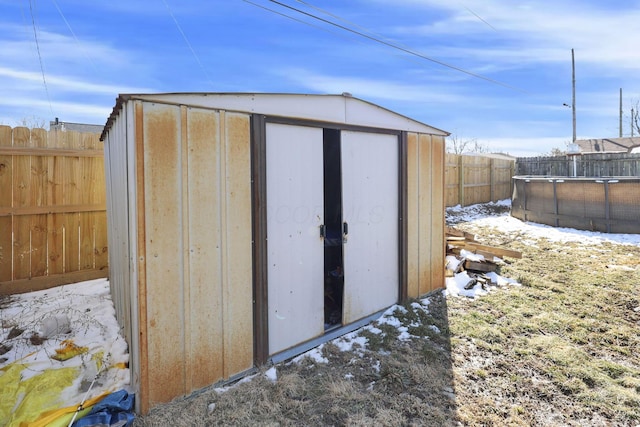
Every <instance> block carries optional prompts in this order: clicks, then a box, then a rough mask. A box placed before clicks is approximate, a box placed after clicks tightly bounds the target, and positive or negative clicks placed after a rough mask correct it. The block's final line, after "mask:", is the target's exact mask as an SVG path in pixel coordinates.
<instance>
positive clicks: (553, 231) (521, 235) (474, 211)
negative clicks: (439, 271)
mask: <svg viewBox="0 0 640 427" xmlns="http://www.w3.org/2000/svg"><path fill="white" fill-rule="evenodd" d="M510 206H511V200H509V199H506V200H501V201H499V202H495V203H484V204H478V205H471V206H466V207H464V208H463V207H461V206H460V205H458V206H455V207H452V208H447V210H446V212H447V217H448V218H449V216H450V217H453V218H455V221H454V222H455V223H456V224H458V223H461V222H465V223H467V225H470V226H471V228H479V229H482V230H483V231H484V233H486V232H487V230H489V229H491V228H494V229H496V230H500V232H501V233H506V234H507V235H511V236H512V237H513V238H514V239H519V240H520V241H522V242H523V243H526V244H529V245H532V246H535V245H536V244H537V242H536V241H538V240H544V239H547V240H548V241H551V242H565V243H568V242H576V243H580V244H582V245H585V246H598V245H600V244H602V243H604V242H609V243H615V244H625V245H634V246H640V234H608V233H600V232H592V231H584V230H575V229H572V228H555V227H551V226H548V225H543V224H536V223H533V222H524V221H521V220H519V219H517V218H514V217H512V216H511V215H510V214H509V212H508V210H507V208H509V207H510ZM500 209H501V210H502V213H499V214H496V213H495V212H496V210H500ZM481 237H484V238H490V237H491V236H490V235H485V234H483V235H482V236H481ZM464 255H466V256H467V257H469V258H470V259H475V258H474V254H468V253H467V254H464ZM457 262H459V261H458V260H457V259H456V258H455V257H447V263H448V264H449V265H450V267H449V268H450V269H455V266H456V265H457V264H456V263H457ZM487 276H489V278H490V279H491V282H492V284H493V286H489V287H484V288H483V287H482V286H481V285H480V284H477V285H476V286H474V287H473V288H471V289H465V286H466V285H467V284H468V283H469V282H471V281H472V278H471V277H469V275H468V274H467V272H465V271H463V272H461V273H458V274H456V276H455V277H450V278H447V279H446V282H447V284H446V286H447V294H448V295H450V296H466V297H470V298H477V297H480V296H482V295H486V294H487V293H488V292H491V291H492V290H495V289H497V287H500V286H505V285H516V286H517V285H519V284H518V283H517V282H516V281H515V280H512V279H510V278H506V277H502V276H499V275H497V274H496V273H490V274H487Z"/></svg>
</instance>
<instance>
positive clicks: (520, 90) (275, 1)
mask: <svg viewBox="0 0 640 427" xmlns="http://www.w3.org/2000/svg"><path fill="white" fill-rule="evenodd" d="M268 1H269V2H271V3H275V4H277V5H279V6H282V7H284V8H287V9H290V10H293V11H295V12H298V13H300V14H302V15H306V16H308V17H310V18H313V19H316V20H318V21H321V22H324V23H326V24H329V25H332V26H334V27H337V28H340V29H342V30H345V31H348V32H350V33H353V34H356V35H359V36H361V37H364V38H366V39H369V40H371V41H374V42H376V43H380V44H383V45H385V46H388V47H391V48H393V49H397V50H400V51H402V52H405V53H408V54H410V55H413V56H417V57H419V58H422V59H425V60H427V61H430V62H433V63H435V64H438V65H441V66H443V67H447V68H450V69H452V70H455V71H458V72H461V73H464V74H467V75H469V76H472V77H475V78H478V79H481V80H485V81H487V82H490V83H493V84H496V85H499V86H502V87H505V88H508V89H511V90H515V91H518V92H523V93H526V91H524V90H522V89H519V88H517V87H514V86H511V85H508V84H506V83H502V82H500V81H498V80H494V79H492V78H489V77H485V76H483V75H481V74H477V73H474V72H471V71H467V70H465V69H463V68H460V67H456V66H455V65H451V64H447V63H446V62H442V61H439V60H437V59H433V58H430V57H428V56H426V55H424V54H422V53H420V52H417V51H414V50H412V49H409V48H405V47H402V46H400V45H398V44H395V43H391V42H388V41H386V40H382V39H379V38H377V37H373V36H370V35H368V34H365V33H363V32H361V31H357V30H354V29H352V28H349V27H346V26H344V25H340V24H338V23H335V22H332V21H330V20H328V19H325V18H321V17H319V16H317V15H314V14H312V13H309V12H305V11H304V10H300V9H297V8H295V7H293V6H290V5H288V4H285V3H282V2H279V1H277V0H268Z"/></svg>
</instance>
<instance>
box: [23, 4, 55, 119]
mask: <svg viewBox="0 0 640 427" xmlns="http://www.w3.org/2000/svg"><path fill="white" fill-rule="evenodd" d="M33 1H35V0H33ZM29 12H30V13H31V24H32V26H33V38H34V39H35V41H36V50H37V51H38V60H39V61H40V71H41V72H42V82H43V83H44V90H45V92H46V93H47V100H48V101H49V110H51V115H52V116H53V115H54V114H53V107H52V106H51V96H50V95H49V87H48V86H47V79H46V78H45V75H44V64H43V63H42V54H41V53H40V43H39V42H38V31H36V20H35V17H34V13H33V3H32V0H29Z"/></svg>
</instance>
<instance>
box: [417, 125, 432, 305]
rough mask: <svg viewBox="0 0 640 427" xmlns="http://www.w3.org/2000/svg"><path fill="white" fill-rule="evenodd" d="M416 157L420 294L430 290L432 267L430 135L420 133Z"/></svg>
mask: <svg viewBox="0 0 640 427" xmlns="http://www.w3.org/2000/svg"><path fill="white" fill-rule="evenodd" d="M418 141H419V143H418V145H419V148H418V158H419V159H420V160H419V161H420V170H419V172H418V179H419V180H420V184H419V185H420V194H419V195H418V206H419V210H420V213H419V216H418V221H419V222H420V224H419V226H418V227H419V229H420V255H419V260H420V273H419V277H420V295H422V294H425V293H427V292H429V291H430V290H431V270H432V269H433V268H434V265H433V258H432V253H431V252H432V248H433V245H432V239H433V234H432V233H433V230H431V224H432V219H433V204H432V201H431V193H432V191H433V181H432V176H431V166H432V164H433V159H432V153H431V151H432V147H431V135H425V134H421V135H420V136H419V139H418Z"/></svg>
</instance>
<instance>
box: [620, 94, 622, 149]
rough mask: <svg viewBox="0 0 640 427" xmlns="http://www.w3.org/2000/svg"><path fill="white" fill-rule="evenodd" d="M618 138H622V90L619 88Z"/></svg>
mask: <svg viewBox="0 0 640 427" xmlns="http://www.w3.org/2000/svg"><path fill="white" fill-rule="evenodd" d="M620 138H622V88H620Z"/></svg>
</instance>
